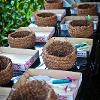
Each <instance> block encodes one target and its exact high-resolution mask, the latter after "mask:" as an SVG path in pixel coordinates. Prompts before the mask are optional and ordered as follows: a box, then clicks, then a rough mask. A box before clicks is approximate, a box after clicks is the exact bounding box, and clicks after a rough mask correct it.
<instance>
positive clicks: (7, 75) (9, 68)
mask: <svg viewBox="0 0 100 100" xmlns="http://www.w3.org/2000/svg"><path fill="white" fill-rule="evenodd" d="M12 76H13V64H12V61H11V59H9V58H7V57H5V56H0V86H3V85H5V84H7V83H8V82H9V81H10V80H11V78H12Z"/></svg>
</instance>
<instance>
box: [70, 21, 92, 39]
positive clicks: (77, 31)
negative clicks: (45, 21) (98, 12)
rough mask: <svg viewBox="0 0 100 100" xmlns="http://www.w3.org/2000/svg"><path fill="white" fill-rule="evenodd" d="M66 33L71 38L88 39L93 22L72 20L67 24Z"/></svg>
mask: <svg viewBox="0 0 100 100" xmlns="http://www.w3.org/2000/svg"><path fill="white" fill-rule="evenodd" d="M68 32H69V33H70V34H71V36H72V37H80V38H87V37H90V36H91V35H92V34H93V22H91V21H87V20H73V21H71V22H70V24H69V27H68Z"/></svg>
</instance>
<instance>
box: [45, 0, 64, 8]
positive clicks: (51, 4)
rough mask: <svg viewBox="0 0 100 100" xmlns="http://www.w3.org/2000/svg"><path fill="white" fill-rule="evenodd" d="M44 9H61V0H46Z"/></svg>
mask: <svg viewBox="0 0 100 100" xmlns="http://www.w3.org/2000/svg"><path fill="white" fill-rule="evenodd" d="M45 9H63V0H47V1H46V3H45Z"/></svg>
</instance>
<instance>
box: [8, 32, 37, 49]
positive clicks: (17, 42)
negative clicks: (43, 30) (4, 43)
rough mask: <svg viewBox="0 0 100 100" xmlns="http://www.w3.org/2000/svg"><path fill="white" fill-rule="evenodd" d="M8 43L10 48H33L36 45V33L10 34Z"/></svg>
mask: <svg viewBox="0 0 100 100" xmlns="http://www.w3.org/2000/svg"><path fill="white" fill-rule="evenodd" d="M8 43H9V45H10V47H15V48H32V47H33V46H34V44H35V33H34V34H33V33H32V32H30V31H17V32H13V33H11V34H9V36H8Z"/></svg>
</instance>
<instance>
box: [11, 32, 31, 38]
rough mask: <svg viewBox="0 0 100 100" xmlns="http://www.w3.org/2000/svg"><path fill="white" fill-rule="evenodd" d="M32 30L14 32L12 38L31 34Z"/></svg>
mask: <svg viewBox="0 0 100 100" xmlns="http://www.w3.org/2000/svg"><path fill="white" fill-rule="evenodd" d="M30 33H31V32H29V31H18V32H14V33H12V34H10V35H11V37H12V38H23V37H26V36H28V35H29V34H30Z"/></svg>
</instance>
